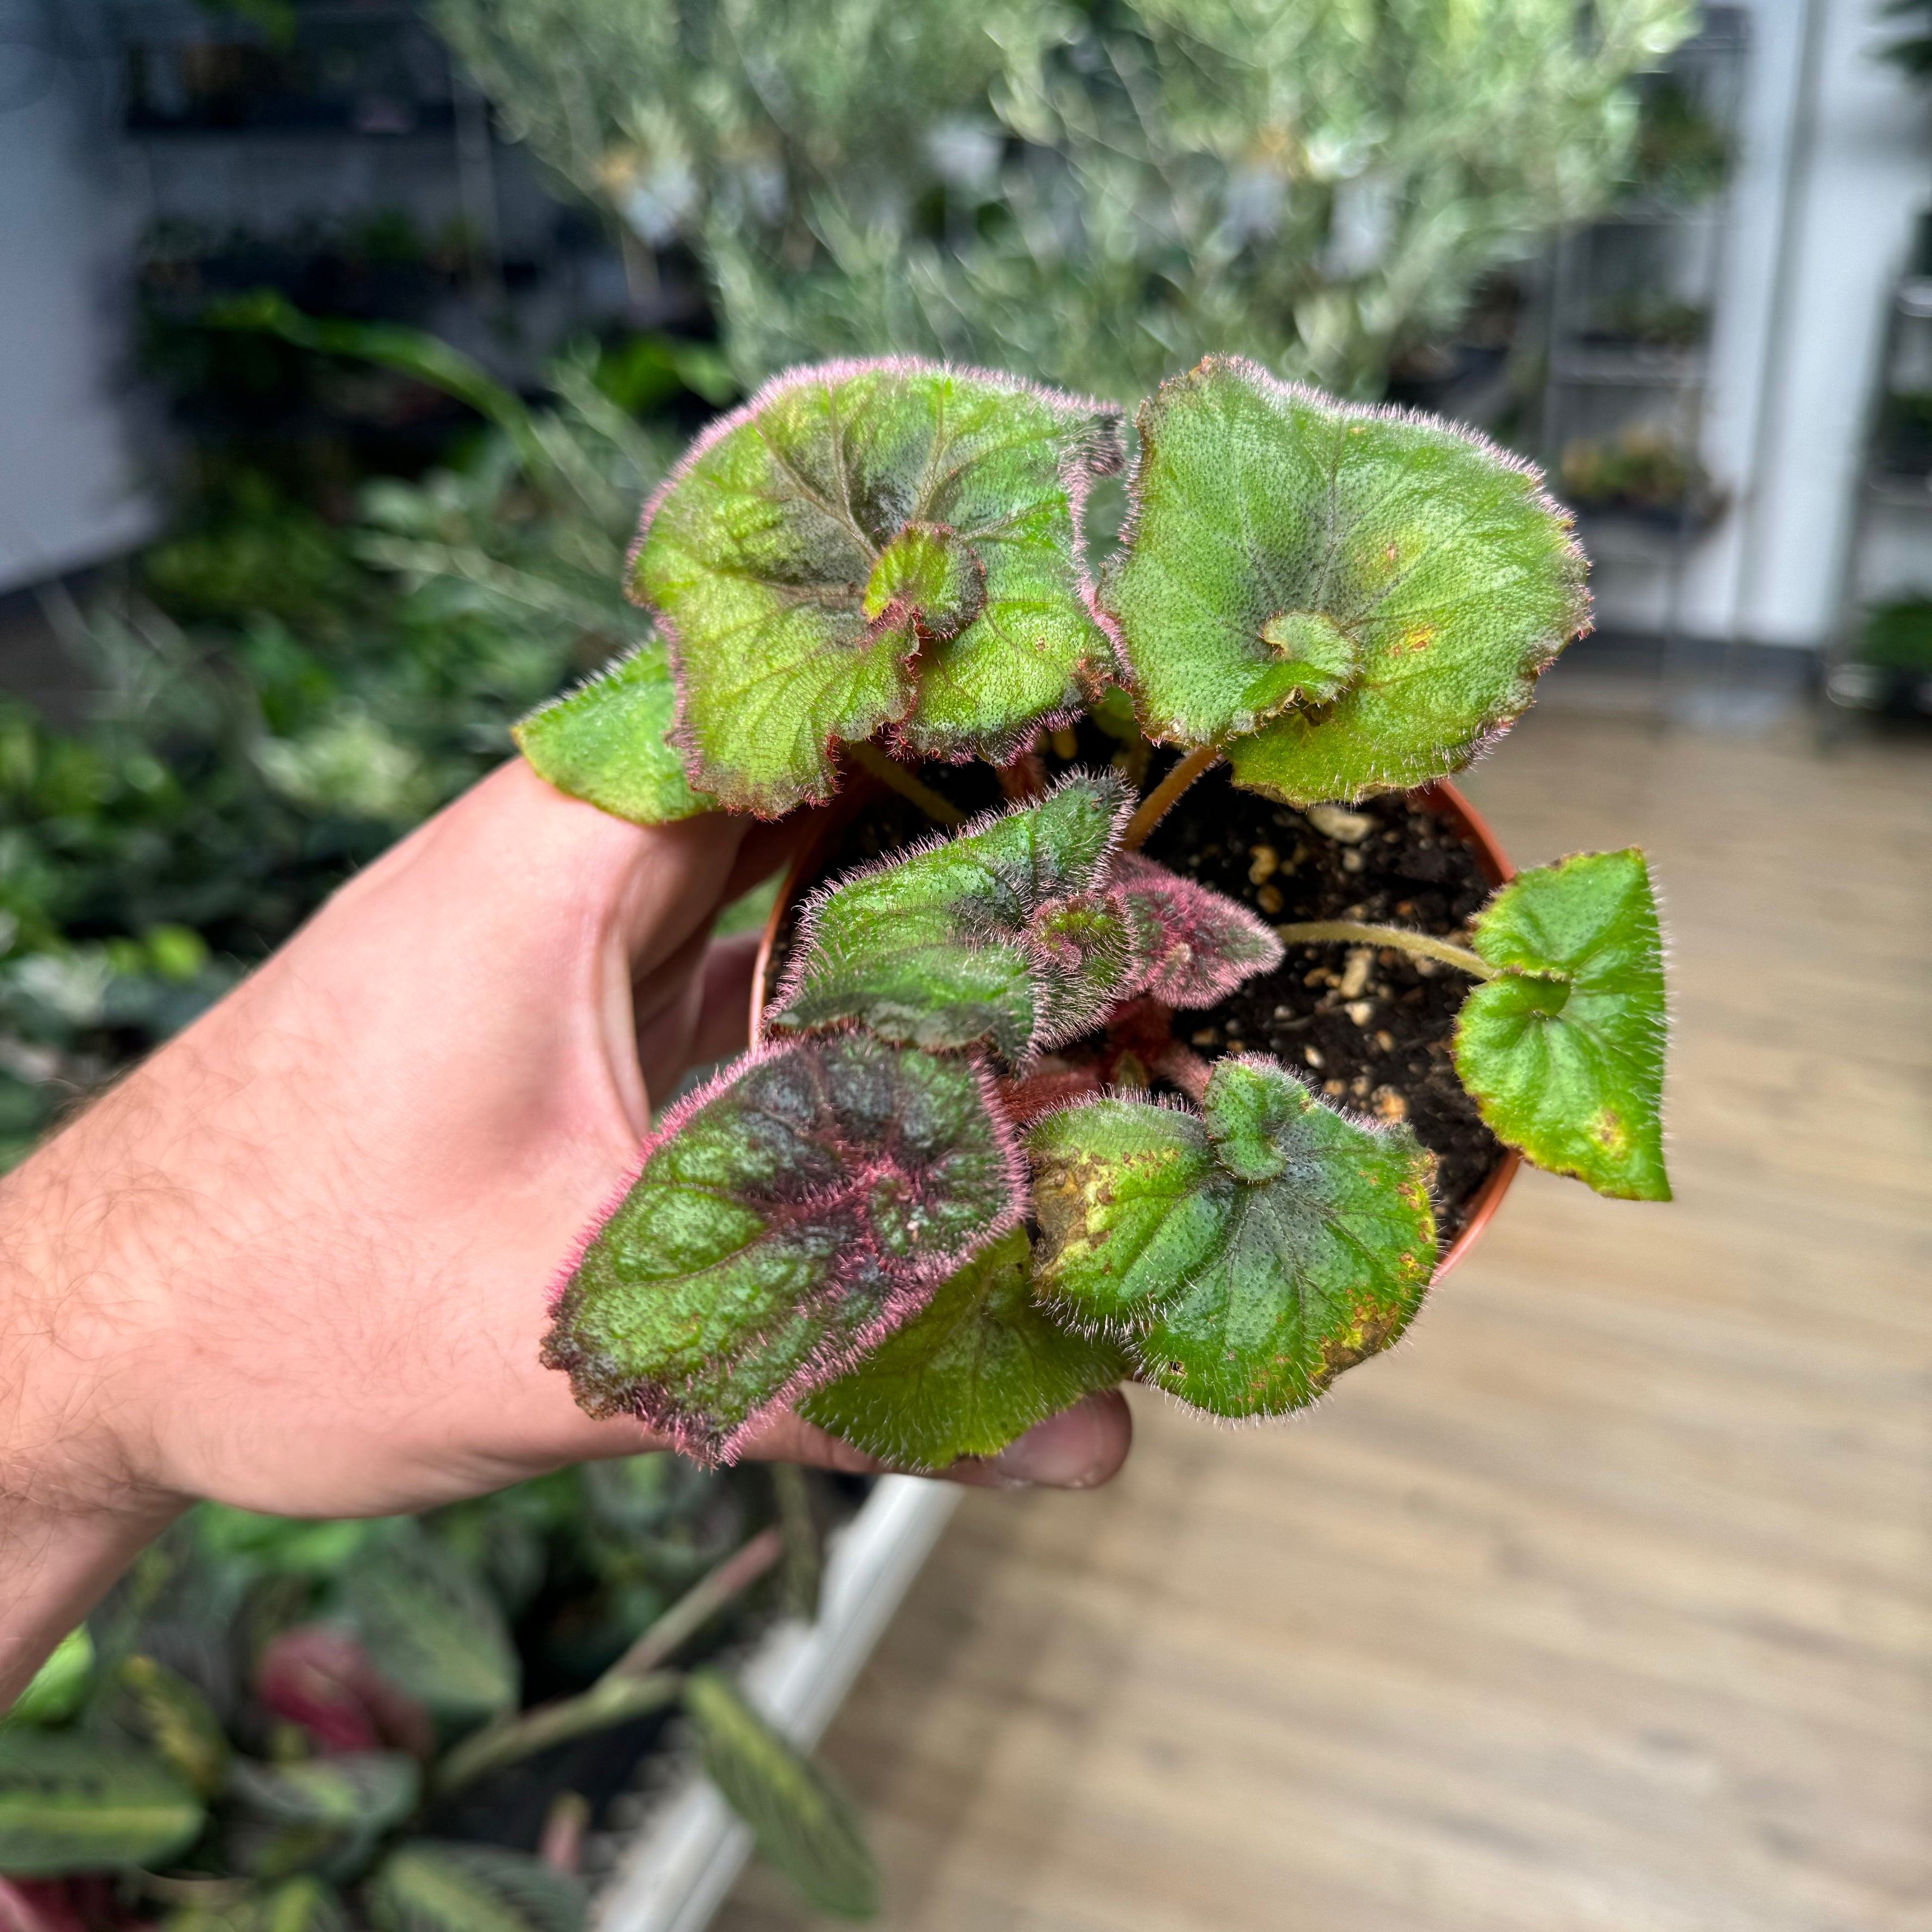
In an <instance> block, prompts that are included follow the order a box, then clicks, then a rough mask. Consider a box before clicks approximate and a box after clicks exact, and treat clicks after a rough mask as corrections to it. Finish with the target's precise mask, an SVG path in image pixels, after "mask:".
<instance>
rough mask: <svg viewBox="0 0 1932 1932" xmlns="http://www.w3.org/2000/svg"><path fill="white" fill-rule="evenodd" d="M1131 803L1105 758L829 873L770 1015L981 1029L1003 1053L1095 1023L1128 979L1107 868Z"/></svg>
mask: <svg viewBox="0 0 1932 1932" xmlns="http://www.w3.org/2000/svg"><path fill="white" fill-rule="evenodd" d="M1131 810H1132V801H1131V799H1130V798H1129V797H1128V796H1127V790H1126V788H1125V787H1124V784H1122V782H1121V780H1120V778H1118V776H1117V775H1115V773H1113V772H1073V773H1070V775H1068V776H1067V778H1065V779H1064V780H1063V781H1061V784H1058V786H1056V787H1055V788H1054V790H1052V791H1051V792H1050V793H1048V794H1047V796H1046V797H1044V798H1043V799H1038V800H1037V801H1035V802H1032V803H1029V804H1026V805H1016V806H1014V807H1012V808H1010V809H1008V810H1007V811H999V812H994V813H991V814H988V815H987V816H986V817H983V818H979V819H976V820H974V821H973V823H971V824H970V825H968V826H966V827H965V829H963V830H962V831H961V832H959V833H958V834H956V835H955V836H953V838H947V839H944V840H940V841H935V842H934V843H933V844H931V845H929V846H926V847H922V848H920V849H919V850H915V851H913V852H911V853H906V854H904V855H902V856H899V857H897V858H895V859H890V860H888V861H887V862H885V863H883V864H882V865H876V866H874V867H872V868H870V869H868V870H867V871H862V872H859V873H856V874H853V876H852V877H850V878H847V879H844V880H840V881H839V882H838V883H837V884H836V885H835V886H832V887H831V888H830V889H829V890H827V891H826V892H823V893H821V894H820V895H819V896H818V897H817V898H814V900H813V901H812V902H811V904H809V905H808V907H806V909H805V917H804V919H803V922H802V925H801V927H800V929H799V943H798V945H797V947H796V950H795V952H794V953H793V965H792V968H791V971H790V974H789V975H788V976H787V979H786V982H785V985H784V989H783V990H782V992H781V993H780V995H779V997H778V1001H777V1010H776V1011H775V1013H774V1014H773V1015H772V1025H774V1026H776V1027H779V1028H798V1029H801V1030H802V1029H805V1028H817V1027H823V1026H829V1025H836V1024H838V1023H839V1022H846V1021H856V1022H858V1023H859V1025H862V1026H864V1027H865V1028H868V1030H869V1031H871V1032H873V1033H875V1034H878V1035H879V1036H880V1037H881V1038H882V1039H885V1040H895V1041H898V1042H900V1043H904V1044H906V1045H909V1046H923V1047H929V1048H936V1049H943V1048H949V1047H964V1046H977V1045H980V1044H982V1043H984V1044H986V1045H989V1046H991V1047H992V1049H993V1050H994V1051H995V1052H996V1053H998V1055H1000V1056H1001V1058H1002V1059H1004V1061H1007V1064H1009V1065H1010V1066H1014V1067H1022V1066H1024V1065H1025V1064H1027V1062H1028V1061H1030V1060H1031V1059H1032V1058H1034V1056H1035V1055H1037V1054H1038V1053H1040V1052H1041V1051H1043V1049H1046V1048H1048V1047H1049V1046H1055V1045H1057V1044H1058V1043H1061V1042H1063V1041H1065V1040H1071V1039H1073V1038H1075V1037H1077V1036H1078V1035H1079V1034H1082V1033H1085V1031H1088V1028H1091V1027H1093V1026H1094V1025H1097V1024H1098V1023H1099V1022H1100V1020H1101V1019H1103V1017H1104V1016H1106V1013H1107V1010H1108V1009H1109V1007H1111V1006H1112V1004H1115V1002H1116V1001H1118V1000H1119V999H1121V998H1122V997H1123V996H1124V995H1125V994H1126V993H1127V992H1128V991H1129V990H1130V989H1131V987H1132V985H1133V976H1134V974H1135V971H1136V968H1137V965H1138V955H1137V953H1136V950H1135V947H1134V943H1133V941H1134V935H1133V926H1132V925H1131V924H1130V921H1129V919H1128V916H1127V908H1126V907H1125V905H1124V903H1123V902H1122V901H1121V898H1120V896H1119V895H1118V893H1116V892H1113V891H1112V889H1109V886H1108V883H1107V881H1108V877H1109V869H1110V866H1111V864H1112V857H1113V853H1114V851H1115V847H1116V846H1117V845H1118V842H1119V839H1120V835H1121V827H1122V826H1123V825H1124V823H1125V822H1126V820H1127V816H1128V814H1129V813H1130V811H1131Z"/></svg>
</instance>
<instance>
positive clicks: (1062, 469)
mask: <svg viewBox="0 0 1932 1932" xmlns="http://www.w3.org/2000/svg"><path fill="white" fill-rule="evenodd" d="M877 375H891V376H905V377H913V376H950V377H958V378H959V379H960V380H962V381H965V382H972V383H987V384H989V385H991V386H992V387H994V388H995V389H1004V390H1006V391H1007V392H1010V393H1011V394H1014V395H1028V396H1032V397H1034V398H1037V399H1038V400H1039V401H1043V402H1045V403H1046V404H1048V405H1049V407H1052V408H1053V409H1055V410H1059V411H1061V412H1063V413H1067V414H1068V415H1070V416H1078V415H1084V416H1086V417H1087V419H1088V424H1089V427H1088V428H1087V429H1086V430H1085V431H1082V433H1081V434H1078V435H1073V436H1070V437H1068V438H1067V440H1066V443H1065V444H1064V446H1063V448H1062V449H1061V453H1060V460H1059V463H1058V470H1059V475H1060V481H1061V488H1062V489H1063V490H1065V491H1066V493H1067V505H1068V508H1069V511H1070V514H1071V515H1072V518H1073V558H1072V562H1073V577H1074V589H1075V594H1076V598H1077V599H1078V601H1079V602H1080V603H1081V604H1082V605H1083V606H1084V607H1085V609H1086V610H1087V611H1088V614H1089V615H1090V616H1091V615H1092V614H1093V613H1094V573H1093V571H1092V568H1091V565H1089V562H1088V556H1087V544H1086V538H1085V531H1084V528H1083V526H1084V523H1085V508H1086V502H1087V499H1088V495H1089V493H1091V490H1092V487H1093V484H1094V481H1096V480H1097V478H1100V477H1103V476H1111V475H1114V474H1115V472H1118V470H1119V469H1121V466H1123V464H1124V463H1125V461H1126V446H1125V440H1124V436H1123V434H1122V433H1121V423H1122V422H1123V421H1124V419H1125V416H1126V414H1127V412H1126V411H1125V410H1124V409H1122V408H1121V405H1120V404H1118V403H1109V402H1103V401H1101V400H1100V398H1097V397H1094V396H1082V395H1077V394H1076V393H1075V392H1073V391H1071V390H1067V389H1055V387H1054V386H1052V384H1051V383H1036V382H1034V381H1031V380H1029V379H1028V378H1027V377H1024V376H1016V375H1014V374H1013V373H1012V372H1011V371H1009V370H1000V369H983V368H979V367H977V365H974V364H971V363H961V362H935V361H933V360H932V359H930V358H929V357H925V356H850V357H844V358H839V359H835V360H833V361H832V362H808V363H800V364H799V365H797V366H796V367H795V368H790V369H784V370H781V371H779V372H778V374H776V375H775V376H773V377H770V378H769V380H767V381H766V382H765V383H763V384H762V385H761V386H760V387H759V389H757V392H756V393H755V394H754V395H751V396H750V397H748V398H747V399H746V400H745V401H743V402H742V403H740V404H739V405H738V407H736V409H734V410H730V411H728V412H727V413H725V414H724V415H723V416H717V417H714V418H713V419H712V421H711V422H709V423H708V424H707V425H706V426H705V428H704V429H703V431H702V432H701V434H700V435H699V436H698V437H697V439H696V440H694V442H693V443H691V446H690V448H689V449H687V450H686V451H685V453H684V454H683V455H682V456H681V457H679V459H678V460H677V461H676V463H675V464H673V466H672V467H671V469H670V471H669V472H667V474H666V475H665V477H664V481H662V482H661V483H660V484H658V487H656V488H655V490H652V492H651V493H650V495H649V496H648V497H647V498H646V499H645V502H644V507H643V513H642V514H641V515H640V517H639V518H638V520H637V535H635V536H634V537H633V538H631V545H630V547H629V549H628V550H626V551H625V554H624V578H623V583H624V595H625V597H626V598H628V600H629V601H631V603H633V604H636V605H637V607H639V608H640V610H646V611H647V612H649V615H650V617H651V619H652V622H653V623H654V624H655V627H656V629H657V632H658V636H659V637H661V638H662V639H663V640H664V647H665V649H666V650H667V652H669V653H670V667H671V676H672V678H673V681H674V682H676V686H677V704H676V710H675V712H674V713H673V724H672V726H671V729H670V733H669V734H668V742H670V744H671V745H673V746H674V747H675V748H676V749H677V751H679V752H680V753H681V754H682V756H683V758H684V763H685V783H686V784H688V785H689V786H690V787H691V790H693V791H694V792H697V793H703V794H704V795H705V796H711V797H715V798H718V799H719V800H720V801H721V802H722V803H723V804H724V806H725V807H726V808H727V810H733V811H736V810H740V809H743V810H748V811H750V812H751V814H752V815H754V817H761V818H766V817H769V818H781V817H784V816H785V815H786V814H785V812H784V811H775V812H766V811H762V810H760V808H759V807H758V806H757V805H756V804H755V803H751V804H749V805H740V803H739V802H738V801H737V800H736V799H733V798H732V797H731V796H730V795H729V794H727V793H721V792H719V791H717V790H715V788H714V787H712V786H710V785H708V784H706V783H705V782H704V781H703V777H702V769H703V762H704V761H703V754H701V752H700V751H699V750H698V749H697V747H696V745H694V743H693V742H691V737H690V736H689V730H688V722H687V720H686V718H685V700H684V677H683V664H684V658H683V647H682V643H681V640H679V637H678V634H677V628H676V625H674V624H673V623H672V622H671V621H670V619H669V618H668V617H667V616H666V615H665V614H664V612H663V611H661V610H658V608H656V607H655V605H653V604H652V603H651V602H650V601H649V599H648V598H642V597H640V596H639V595H637V559H638V558H639V556H640V555H641V554H642V553H643V547H644V544H645V541H646V538H648V537H649V535H650V529H651V525H652V522H653V520H655V517H656V516H657V513H658V511H659V509H660V508H662V507H663V505H664V500H665V499H666V498H667V497H668V496H670V493H671V492H672V491H673V490H675V489H676V487H678V485H679V484H681V483H682V482H683V481H684V480H685V478H687V477H688V476H689V475H691V472H693V471H694V470H695V469H696V468H697V466H698V464H699V463H701V462H703V460H704V458H706V456H708V455H709V454H710V453H711V452H712V449H715V447H716V446H718V444H719V443H721V442H723V441H724V439H725V438H726V437H728V436H730V435H732V434H734V433H735V432H736V431H738V430H740V429H742V428H744V427H745V425H747V424H748V423H750V422H753V421H754V420H755V419H756V418H757V416H758V415H759V413H760V412H761V411H762V410H766V409H767V408H769V407H770V406H771V404H773V403H775V402H776V401H778V400H780V399H781V398H783V397H784V396H787V395H790V394H791V393H792V392H793V391H795V390H798V389H806V388H809V387H811V386H813V385H814V384H819V385H823V386H828V387H829V386H830V385H832V384H833V383H847V382H851V381H853V380H856V379H857V378H859V377H864V376H877ZM1103 423H1104V424H1105V425H1107V427H1106V428H1105V429H1104V430H1103V429H1101V428H1100V427H1099V425H1101V424H1103ZM890 614H891V607H888V609H887V610H885V611H882V612H881V613H880V615H879V616H878V617H876V618H874V619H873V620H872V625H871V627H870V628H868V631H867V637H868V640H870V639H871V638H874V637H877V635H878V634H879V631H880V628H889V626H886V625H885V623H884V620H885V619H886V617H888V616H889V615H890ZM919 648H920V646H919V642H918V640H917V639H916V637H915V638H914V640H913V647H912V649H910V650H909V651H908V652H907V654H906V655H905V657H904V659H903V660H901V661H902V662H904V663H905V664H910V663H911V662H912V661H913V658H916V656H917V655H919ZM917 702H918V688H917V685H916V683H915V684H914V685H913V689H912V693H911V695H910V697H909V698H908V699H907V705H906V709H905V710H904V712H901V714H900V715H899V716H898V718H891V719H888V720H887V721H886V726H885V727H884V728H885V730H886V731H887V732H888V733H891V732H894V731H895V729H896V727H897V726H898V725H899V724H903V723H904V721H905V719H906V718H907V717H909V716H910V715H911V712H912V709H913V706H914V705H915V704H916V703H917ZM1080 710H1081V706H1080V704H1079V703H1078V702H1077V701H1076V702H1074V703H1070V704H1068V705H1067V706H1064V707H1063V708H1062V709H1060V710H1058V711H1056V712H1053V713H1052V714H1051V715H1047V716H1043V717H1040V718H1034V719H1032V720H1031V721H1029V722H1028V724H1024V725H1021V726H1018V727H1015V729H1014V730H1013V732H1012V733H1010V734H1009V736H1010V738H1011V740H1012V742H1010V743H1008V742H1006V740H1005V739H1001V740H998V741H995V742H993V743H991V744H989V745H981V746H973V747H968V748H965V749H963V750H962V751H959V752H958V753H957V754H947V757H946V760H945V761H946V762H947V763H953V764H964V763H970V762H971V760H973V759H974V758H977V757H983V758H985V759H986V761H987V762H988V763H991V764H995V765H1005V764H1009V763H1012V762H1013V760H1014V759H1016V758H1018V757H1022V756H1024V755H1025V752H1026V751H1028V749H1030V748H1031V746H1032V745H1034V744H1037V742H1039V740H1040V737H1041V736H1043V734H1044V733H1046V732H1047V731H1049V730H1054V729H1056V728H1058V727H1059V726H1061V725H1062V724H1067V723H1068V722H1069V721H1071V720H1072V719H1073V718H1076V717H1078V716H1079V715H1080ZM841 742H844V741H843V740H841V739H838V738H835V737H832V736H828V737H827V738H826V742H825V743H824V744H823V745H822V746H821V747H820V750H821V752H822V753H823V757H824V759H825V760H826V763H827V765H828V766H829V765H830V764H831V761H832V750H833V748H834V747H835V745H838V744H839V743H841ZM892 742H895V743H896V742H897V739H896V738H894V739H893V740H892ZM919 755H920V756H922V757H924V756H927V755H930V754H927V753H925V752H920V753H919ZM837 790H838V784H837V781H836V780H834V781H833V782H832V784H829V786H824V787H821V788H820V789H817V790H813V789H808V790H806V791H805V793H803V794H802V796H801V798H800V799H799V803H802V804H806V805H825V804H827V803H829V802H830V801H831V799H832V796H834V794H835V793H836V791H837ZM790 809H794V807H788V808H787V811H788V810H790Z"/></svg>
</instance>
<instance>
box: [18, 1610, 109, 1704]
mask: <svg viewBox="0 0 1932 1932" xmlns="http://www.w3.org/2000/svg"><path fill="white" fill-rule="evenodd" d="M93 1678H94V1640H93V1638H92V1637H90V1636H89V1634H88V1631H87V1626H86V1625H85V1624H77V1625H75V1626H74V1628H73V1629H72V1630H71V1631H68V1634H67V1635H66V1636H65V1637H62V1639H61V1640H60V1642H59V1643H57V1644H55V1646H54V1649H53V1654H52V1655H51V1656H50V1657H49V1658H48V1659H47V1661H46V1663H44V1664H42V1665H41V1666H40V1669H39V1670H37V1671H35V1672H34V1675H33V1678H32V1680H31V1682H29V1683H28V1686H27V1688H26V1690H24V1691H22V1692H21V1693H20V1696H19V1697H16V1698H15V1699H14V1700H13V1703H12V1704H11V1706H9V1708H8V1709H7V1712H5V1715H4V1716H0V1724H65V1722H66V1721H67V1720H68V1718H71V1717H72V1716H73V1715H74V1712H77V1710H79V1709H80V1706H81V1704H82V1702H83V1700H84V1699H85V1698H86V1696H87V1690H88V1686H89V1684H90V1683H91V1682H92V1681H93Z"/></svg>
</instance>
